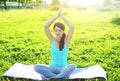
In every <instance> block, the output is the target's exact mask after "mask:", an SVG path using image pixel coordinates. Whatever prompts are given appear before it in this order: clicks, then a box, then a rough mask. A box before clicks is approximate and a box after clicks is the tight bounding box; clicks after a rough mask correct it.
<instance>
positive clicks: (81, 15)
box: [0, 9, 120, 81]
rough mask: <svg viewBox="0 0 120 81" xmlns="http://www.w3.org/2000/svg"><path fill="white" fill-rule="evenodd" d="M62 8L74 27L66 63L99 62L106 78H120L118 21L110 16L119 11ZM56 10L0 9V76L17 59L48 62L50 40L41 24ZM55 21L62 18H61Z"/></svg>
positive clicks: (83, 65)
mask: <svg viewBox="0 0 120 81" xmlns="http://www.w3.org/2000/svg"><path fill="white" fill-rule="evenodd" d="M63 12H64V15H65V17H66V18H68V19H69V20H70V21H71V22H72V23H73V25H74V27H75V31H74V35H73V37H72V39H71V41H70V45H69V56H68V63H70V64H71V63H74V64H76V65H77V67H85V66H91V65H95V64H99V65H101V66H102V67H103V68H104V69H105V71H106V73H107V76H108V81H119V80H120V73H119V72H120V25H116V24H114V23H111V20H112V19H113V18H114V17H116V16H120V11H106V12H98V11H95V10H85V11H83V10H76V9H63ZM56 14H57V11H51V10H50V9H40V10H39V9H38V10H37V9H33V10H32V9H28V10H26V9H21V10H8V11H6V12H5V11H0V77H1V76H2V74H3V73H4V72H5V71H6V70H8V69H9V68H10V67H11V66H12V65H13V64H14V63H16V62H19V63H23V64H37V63H41V64H49V62H50V59H51V55H50V44H49V40H48V39H47V37H46V35H45V32H44V27H43V26H44V23H45V22H47V21H48V20H49V19H51V18H52V17H53V16H54V15H56ZM57 21H60V22H63V21H62V20H61V18H59V19H58V20H56V22H57ZM63 23H64V22H63ZM52 26H53V24H52V25H51V27H50V30H51V31H53V28H52ZM65 26H66V31H65V32H66V33H67V31H68V27H67V25H66V24H65ZM53 33H54V32H53ZM1 80H2V79H1ZM1 80H0V81H1ZM8 81H9V80H8ZM65 81H66V80H65Z"/></svg>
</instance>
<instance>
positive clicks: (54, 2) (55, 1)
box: [51, 0, 60, 6]
mask: <svg viewBox="0 0 120 81" xmlns="http://www.w3.org/2000/svg"><path fill="white" fill-rule="evenodd" d="M51 5H52V6H56V5H60V1H59V0H52V4H51Z"/></svg>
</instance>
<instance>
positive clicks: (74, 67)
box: [68, 64, 76, 70]
mask: <svg viewBox="0 0 120 81" xmlns="http://www.w3.org/2000/svg"><path fill="white" fill-rule="evenodd" d="M68 68H70V69H73V70H75V69H76V65H75V64H70V65H68Z"/></svg>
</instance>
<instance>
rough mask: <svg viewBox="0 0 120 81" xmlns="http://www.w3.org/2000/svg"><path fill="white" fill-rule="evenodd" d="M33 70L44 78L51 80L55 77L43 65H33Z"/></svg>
mask: <svg viewBox="0 0 120 81" xmlns="http://www.w3.org/2000/svg"><path fill="white" fill-rule="evenodd" d="M34 70H35V71H36V72H38V73H40V74H42V75H44V76H46V77H49V78H52V77H54V76H56V74H55V73H53V72H52V71H50V69H49V67H47V66H44V65H38V64H37V65H35V66H34Z"/></svg>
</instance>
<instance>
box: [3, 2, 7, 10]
mask: <svg viewBox="0 0 120 81" xmlns="http://www.w3.org/2000/svg"><path fill="white" fill-rule="evenodd" d="M3 3H4V9H5V10H7V6H6V0H3Z"/></svg>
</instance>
